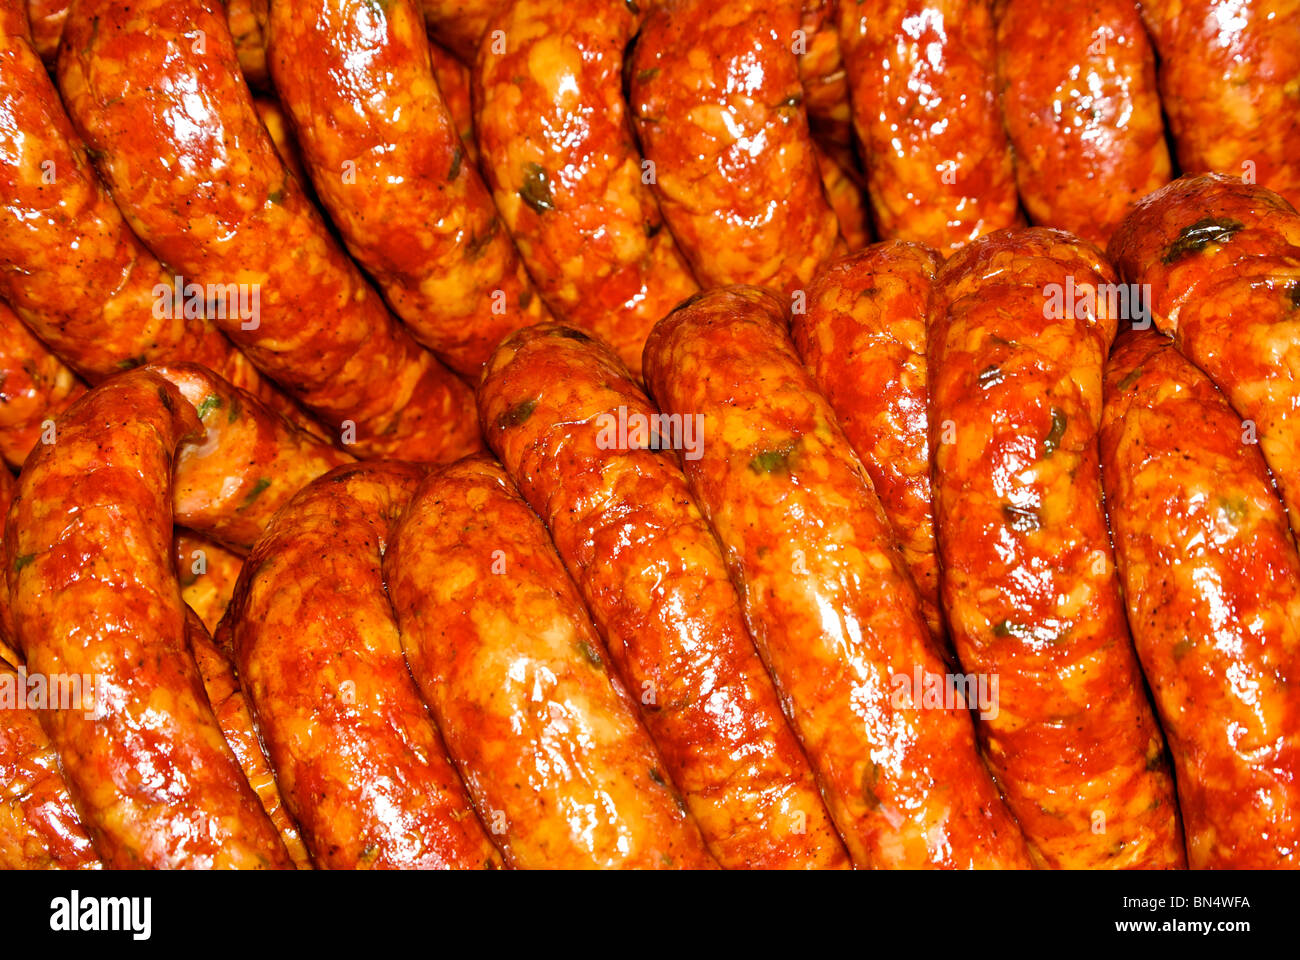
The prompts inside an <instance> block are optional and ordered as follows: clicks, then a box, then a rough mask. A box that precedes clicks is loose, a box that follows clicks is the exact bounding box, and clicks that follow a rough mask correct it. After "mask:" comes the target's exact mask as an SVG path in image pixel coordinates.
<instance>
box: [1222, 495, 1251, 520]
mask: <svg viewBox="0 0 1300 960" xmlns="http://www.w3.org/2000/svg"><path fill="white" fill-rule="evenodd" d="M1219 510H1220V511H1222V513H1223V515H1224V517H1225V518H1227V520H1228V522H1229V523H1240V522H1241V521H1242V520H1245V519H1246V516H1247V515H1248V514H1249V513H1250V505H1249V504H1248V503H1246V498H1245V497H1233V498H1232V499H1228V498H1227V497H1221V498H1219Z"/></svg>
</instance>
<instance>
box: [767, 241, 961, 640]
mask: <svg viewBox="0 0 1300 960" xmlns="http://www.w3.org/2000/svg"><path fill="white" fill-rule="evenodd" d="M939 262H940V261H939V257H938V255H937V254H936V253H935V252H934V251H933V250H931V249H930V248H929V247H925V246H921V245H920V244H915V243H908V242H907V241H904V240H894V241H889V242H886V243H880V244H876V245H875V246H872V247H870V248H868V249H866V250H863V251H862V252H861V253H858V254H855V255H853V256H850V257H846V258H845V259H843V260H837V261H835V262H834V263H832V264H831V265H830V266H829V267H827V268H826V269H825V270H824V271H822V272H821V273H820V274H819V275H818V276H817V279H816V280H814V281H813V285H812V289H811V290H810V292H809V302H808V310H807V312H806V313H796V314H794V315H793V316H792V318H791V333H792V335H793V337H794V343H795V347H796V348H797V349H798V351H799V355H800V356H801V357H802V358H803V361H804V363H805V364H806V365H807V367H808V369H809V371H810V372H811V373H812V375H813V379H814V380H816V381H817V384H818V386H819V387H820V388H821V390H822V392H823V393H824V394H825V395H826V399H827V401H829V403H830V405H831V407H832V408H833V409H834V410H835V414H836V416H837V418H838V419H839V423H840V425H841V426H842V427H843V428H844V434H845V436H847V437H848V438H849V442H850V443H851V444H853V450H854V452H855V453H857V455H858V459H859V460H861V461H862V465H863V466H864V467H866V470H867V475H868V476H869V477H870V478H871V485H872V486H873V487H874V488H875V491H876V496H878V497H879V498H880V505H881V506H882V507H883V508H884V510H885V515H886V516H887V517H888V518H889V521H890V524H891V525H892V526H893V529H894V533H895V535H896V536H897V538H898V541H899V544H900V545H901V547H902V550H903V559H904V560H906V561H907V568H908V570H909V572H910V573H911V574H912V580H913V581H914V582H915V584H916V587H917V592H918V594H919V595H920V599H921V612H922V614H923V615H924V617H925V621H926V623H927V624H929V626H930V632H931V633H932V634H934V636H936V637H942V636H943V633H944V628H943V618H942V614H941V613H940V609H939V564H938V557H937V555H936V554H935V546H934V515H933V511H932V510H931V506H930V442H929V434H928V420H927V416H926V413H927V411H926V397H927V392H926V373H925V323H926V317H927V316H928V315H929V311H930V306H931V302H932V300H933V297H934V277H935V272H936V271H937V270H938V269H939Z"/></svg>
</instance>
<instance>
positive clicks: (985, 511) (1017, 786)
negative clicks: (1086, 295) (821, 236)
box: [927, 227, 1183, 868]
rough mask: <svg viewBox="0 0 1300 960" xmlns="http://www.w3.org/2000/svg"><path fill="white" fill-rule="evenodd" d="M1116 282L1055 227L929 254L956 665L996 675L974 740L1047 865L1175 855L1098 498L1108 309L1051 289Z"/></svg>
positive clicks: (1166, 781)
mask: <svg viewBox="0 0 1300 960" xmlns="http://www.w3.org/2000/svg"><path fill="white" fill-rule="evenodd" d="M1113 283H1114V274H1113V271H1112V270H1111V268H1110V266H1109V265H1108V264H1106V263H1105V261H1104V260H1102V258H1101V254H1100V253H1099V252H1098V251H1097V250H1096V248H1095V247H1093V246H1092V245H1091V244H1087V243H1085V242H1083V241H1080V240H1077V239H1076V238H1074V237H1073V236H1071V235H1070V234H1067V233H1063V232H1061V231H1056V230H1049V229H1046V228H1041V227H1035V228H1030V229H1023V230H1005V231H999V232H998V233H995V234H992V235H990V236H987V237H983V238H981V239H979V240H977V241H976V242H975V243H973V244H971V245H970V246H969V247H967V248H965V249H963V250H961V251H959V252H958V253H957V254H956V255H955V256H954V257H952V258H951V259H949V260H948V261H947V262H946V263H945V264H944V265H943V267H942V268H941V270H940V272H939V276H938V282H937V292H936V300H935V305H934V312H933V314H932V317H931V321H930V326H929V331H928V343H927V349H928V362H929V385H930V443H931V449H932V450H933V451H934V514H935V530H936V533H937V536H938V544H939V553H940V558H941V570H942V572H941V577H940V592H941V597H942V600H943V605H944V610H945V612H946V614H947V619H948V628H949V632H950V635H951V637H952V639H953V645H954V647H955V649H956V651H957V655H958V657H959V658H960V659H961V662H962V666H963V667H964V668H965V669H967V670H974V671H977V672H980V673H986V674H988V675H991V676H992V675H996V676H998V677H999V678H1000V679H999V686H1000V699H999V709H998V713H997V715H996V716H989V717H986V718H985V720H984V721H983V722H982V723H981V725H980V730H981V734H982V737H983V740H984V743H985V749H986V752H987V755H988V757H989V761H990V763H991V764H992V766H993V770H994V772H995V773H996V774H997V776H998V778H999V782H1000V783H1001V785H1002V787H1003V789H1004V790H1005V791H1006V795H1007V801H1008V803H1009V804H1010V806H1011V809H1012V810H1013V811H1014V812H1015V814H1016V816H1017V817H1018V818H1019V820H1020V824H1021V826H1022V827H1023V828H1024V831H1025V835H1026V837H1028V838H1029V840H1030V842H1031V843H1033V844H1034V845H1035V847H1036V848H1037V850H1038V852H1039V853H1040V854H1041V855H1042V857H1043V858H1044V860H1045V861H1046V862H1047V864H1048V865H1050V866H1053V867H1075V868H1078V867H1123V866H1142V867H1173V866H1181V865H1182V864H1183V849H1182V838H1181V836H1180V833H1179V828H1178V817H1177V810H1176V809H1175V804H1174V795H1173V783H1172V781H1171V779H1170V776H1169V770H1168V766H1167V764H1166V761H1165V748H1164V742H1163V739H1162V737H1161V734H1160V729H1159V727H1158V726H1157V725H1156V722H1155V717H1154V716H1153V714H1152V712H1151V707H1150V705H1149V703H1148V702H1147V699H1146V696H1145V693H1144V691H1143V686H1142V674H1141V672H1140V670H1139V668H1138V661H1137V657H1136V656H1135V655H1134V652H1133V647H1132V643H1131V641H1130V639H1129V634H1128V626H1127V624H1126V622H1125V616H1124V605H1123V601H1122V600H1121V598H1120V588H1119V580H1118V577H1117V575H1116V572H1115V567H1114V557H1113V554H1112V551H1111V544H1110V536H1109V532H1108V530H1107V527H1106V517H1105V513H1104V511H1103V507H1102V486H1101V467H1100V464H1099V462H1098V449H1097V429H1098V425H1099V423H1100V418H1101V403H1102V393H1101V378H1102V368H1103V364H1104V362H1105V358H1106V354H1107V351H1108V349H1109V347H1110V343H1111V340H1112V339H1113V338H1114V335H1115V328H1116V322H1117V321H1116V317H1115V316H1114V314H1113V313H1110V312H1109V311H1107V310H1103V309H1100V308H1099V306H1098V305H1097V304H1088V303H1086V302H1076V301H1073V300H1072V299H1071V300H1067V299H1066V297H1067V294H1066V290H1067V289H1069V285H1070V284H1078V285H1080V286H1081V287H1082V286H1084V285H1087V286H1090V287H1091V288H1092V289H1094V290H1096V289H1097V288H1098V287H1100V286H1101V285H1102V284H1113ZM1053 292H1055V293H1057V294H1058V295H1059V296H1060V298H1061V299H1060V304H1059V309H1057V308H1054V307H1053V306H1052V300H1051V299H1050V298H1051V297H1052V294H1053ZM1103 302H1104V301H1103Z"/></svg>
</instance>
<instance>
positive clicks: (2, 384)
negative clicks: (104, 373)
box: [0, 300, 86, 468]
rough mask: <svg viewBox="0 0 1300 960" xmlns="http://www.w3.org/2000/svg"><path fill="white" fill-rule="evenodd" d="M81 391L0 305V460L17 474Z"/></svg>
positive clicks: (80, 385) (74, 379)
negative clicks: (50, 424)
mask: <svg viewBox="0 0 1300 960" xmlns="http://www.w3.org/2000/svg"><path fill="white" fill-rule="evenodd" d="M85 390H86V387H85V384H83V383H82V382H81V381H80V380H79V379H78V378H77V375H76V374H75V373H73V372H72V371H71V370H69V369H68V368H67V367H66V366H64V365H63V361H61V360H60V359H59V358H58V357H56V356H55V355H54V354H52V353H51V352H50V351H49V348H47V347H46V346H45V344H43V343H41V341H40V340H38V339H36V337H35V336H34V335H33V334H32V332H31V331H30V330H28V329H27V328H26V327H25V326H24V325H23V324H22V322H21V321H20V320H19V319H18V316H17V314H15V313H14V312H13V311H12V310H10V309H9V305H8V304H6V303H5V302H4V301H3V300H0V457H3V458H4V461H5V463H7V464H9V466H11V467H18V468H21V467H22V465H23V461H24V460H26V459H27V454H28V453H30V452H31V449H32V447H34V446H36V444H37V442H38V441H40V440H41V439H42V436H43V435H44V436H46V437H48V436H49V429H48V426H49V422H50V421H52V420H53V419H54V418H55V417H57V416H58V415H59V414H61V413H62V412H63V411H64V410H66V409H67V408H68V405H69V404H71V403H72V402H73V401H74V400H76V399H77V398H78V397H79V396H81V395H82V394H83V393H84V392H85Z"/></svg>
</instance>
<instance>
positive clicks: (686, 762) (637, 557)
mask: <svg viewBox="0 0 1300 960" xmlns="http://www.w3.org/2000/svg"><path fill="white" fill-rule="evenodd" d="M479 409H480V417H481V418H482V422H483V423H486V424H488V425H489V426H488V429H487V431H486V433H487V437H488V443H489V445H490V446H491V447H492V448H493V450H495V452H496V453H497V455H498V456H499V457H500V458H501V462H502V463H503V464H504V465H505V469H506V471H507V472H508V473H509V474H510V476H511V478H512V479H513V480H514V481H515V483H516V485H517V486H518V488H519V491H520V493H522V494H523V496H524V498H525V499H526V500H527V501H528V502H529V503H530V504H531V505H532V507H533V509H534V510H536V511H537V512H538V514H539V516H541V518H542V519H543V521H545V523H546V524H547V526H548V527H549V529H550V531H551V537H552V539H553V540H554V542H555V546H556V550H557V551H558V552H559V554H560V557H561V559H563V560H564V562H565V565H566V566H567V567H568V570H569V573H570V574H571V575H572V577H573V579H574V581H575V582H576V583H577V584H578V588H579V589H580V590H581V591H582V595H583V598H584V599H585V600H586V602H587V608H588V609H589V610H590V611H591V614H592V619H593V620H594V621H595V624H596V626H597V628H598V629H599V630H600V632H601V633H602V634H603V636H604V637H605V641H606V645H607V649H608V651H609V654H610V658H611V660H613V662H614V666H615V668H616V669H617V670H618V672H619V676H620V678H621V679H622V680H623V682H624V683H625V684H626V685H627V687H628V688H629V690H630V691H631V692H632V693H633V695H634V697H635V698H636V699H637V700H638V702H639V703H640V705H641V711H640V712H641V717H642V719H643V720H644V721H645V724H646V726H647V727H648V728H649V730H650V734H651V736H653V737H654V740H655V744H656V745H657V746H658V748H659V751H660V753H661V754H662V755H663V758H664V762H665V763H666V764H667V766H668V770H669V773H670V774H671V775H672V779H673V782H674V783H676V784H677V786H678V787H679V788H680V790H681V791H682V796H683V798H684V799H685V800H686V804H687V806H688V807H689V808H690V810H691V813H692V814H693V815H694V816H695V819H696V821H697V822H698V823H699V824H700V829H701V832H702V833H703V834H704V839H705V840H706V841H707V842H708V844H709V848H710V850H711V851H712V852H713V854H714V856H715V857H717V859H718V862H719V863H720V864H721V865H722V866H723V867H726V868H742V867H752V868H772V867H832V866H847V863H848V859H847V857H846V856H845V854H844V848H843V846H842V845H841V843H840V840H839V837H838V836H837V835H836V833H835V828H834V826H832V824H831V822H830V819H829V817H827V815H826V810H825V807H824V806H823V805H822V801H821V797H820V796H819V795H818V793H817V786H816V783H815V782H814V780H813V776H812V770H811V768H810V767H809V765H808V760H807V758H806V757H805V756H804V754H803V750H802V749H801V748H800V746H799V741H798V740H797V739H796V738H795V736H794V733H793V731H791V729H790V727H789V724H788V723H787V722H786V719H785V717H784V716H783V715H782V713H781V704H780V701H779V700H778V698H777V694H776V690H775V688H774V687H773V686H772V683H771V681H770V680H769V679H768V676H767V672H766V670H765V668H764V666H763V662H762V661H761V660H760V659H759V657H758V653H757V651H756V650H755V649H754V644H753V641H752V640H751V639H750V637H749V634H748V632H747V631H746V629H745V623H744V618H743V616H742V614H741V611H740V602H739V599H738V598H737V596H736V592H735V590H734V588H733V587H732V586H731V582H730V581H729V580H728V579H727V568H726V565H725V563H724V562H723V559H722V553H721V551H720V550H719V549H718V545H717V542H716V541H715V540H714V538H713V532H712V531H711V530H710V529H709V527H708V524H707V523H705V521H704V518H703V517H702V516H701V515H700V512H699V509H698V508H697V507H696V506H695V501H694V500H693V499H692V497H691V494H690V490H689V489H688V488H687V486H686V478H685V477H684V476H683V475H682V472H681V469H680V468H679V467H678V466H677V464H676V462H675V461H674V460H673V459H672V458H673V454H672V453H671V452H668V450H664V451H660V450H656V449H650V446H651V444H652V443H654V442H656V441H654V440H652V437H651V430H652V429H653V430H654V431H655V432H656V433H655V435H656V436H658V437H660V438H661V439H662V441H663V442H664V443H672V442H674V439H673V438H674V436H675V437H676V441H675V442H676V443H678V444H679V445H680V444H684V443H685V433H684V432H683V431H680V430H679V431H678V432H677V433H676V434H673V429H672V427H671V425H669V426H668V427H667V428H666V429H664V428H663V426H662V424H661V421H660V418H659V415H658V411H657V410H655V408H654V407H653V406H652V405H651V403H650V401H649V399H648V398H647V397H646V395H645V394H644V393H643V392H642V391H641V389H640V388H639V387H638V386H637V385H636V383H635V382H634V381H633V379H632V376H631V374H630V372H629V371H628V370H627V368H626V367H624V366H623V364H622V363H621V362H619V360H618V359H617V357H616V355H615V354H614V353H613V352H612V350H610V349H609V348H608V347H606V346H605V345H604V344H600V343H597V342H595V341H593V340H591V339H590V338H589V337H587V336H586V335H585V334H583V333H582V332H581V331H578V330H575V329H573V328H571V327H565V326H560V325H558V324H545V325H542V326H537V327H532V328H530V329H528V330H524V331H521V332H520V333H517V334H515V335H514V336H513V337H511V338H509V339H508V340H506V342H505V343H503V344H502V345H501V347H500V348H498V350H497V352H496V353H495V354H494V355H493V358H492V360H491V361H489V363H488V366H487V367H486V369H485V371H484V378H483V382H482V384H481V385H480V387H479ZM524 410H527V411H528V413H527V415H526V416H525V415H523V414H522V413H521V411H524ZM620 422H622V424H623V425H624V432H625V433H626V436H622V437H620V435H619V429H620V428H619V423H620ZM664 422H665V423H666V422H667V421H664ZM629 425H630V426H629ZM637 431H642V433H643V435H642V434H639V433H638V432H637ZM703 440H704V438H703V436H702V435H693V443H698V442H703ZM679 448H680V447H679ZM669 449H671V448H669ZM694 449H696V448H695V447H694V446H692V447H691V448H690V449H689V450H687V451H686V454H687V455H688V456H690V455H694V454H693V451H694Z"/></svg>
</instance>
